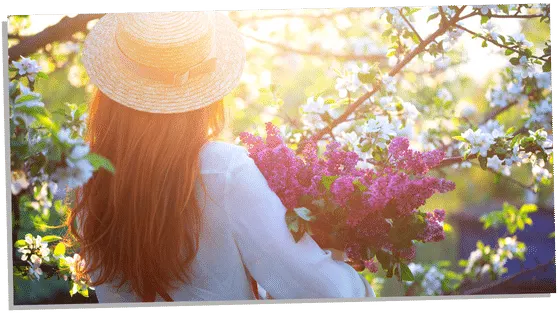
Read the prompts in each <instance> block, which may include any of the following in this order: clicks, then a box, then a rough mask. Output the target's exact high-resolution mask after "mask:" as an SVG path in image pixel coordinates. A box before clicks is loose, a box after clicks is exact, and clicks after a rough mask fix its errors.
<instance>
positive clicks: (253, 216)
mask: <svg viewBox="0 0 560 315" xmlns="http://www.w3.org/2000/svg"><path fill="white" fill-rule="evenodd" d="M225 198H226V211H227V213H228V214H229V217H230V220H231V223H232V226H233V233H234V238H235V240H236V243H237V246H238V248H239V251H240V253H241V257H242V259H243V262H244V263H245V265H246V267H247V269H248V270H249V272H250V273H251V275H252V276H253V277H254V278H255V280H256V281H257V282H258V283H259V285H261V286H262V287H263V288H264V289H265V290H266V291H267V292H268V293H270V295H271V296H272V297H273V298H275V299H290V298H334V297H366V296H375V294H374V293H373V290H372V289H371V286H370V285H369V284H368V283H367V281H366V280H365V279H364V278H363V277H362V276H361V275H360V274H358V273H357V272H356V271H355V270H354V269H353V268H352V267H351V266H349V265H348V264H346V263H344V262H342V261H336V260H334V259H333V257H332V256H331V252H330V251H324V250H322V249H321V248H320V247H319V246H318V245H317V243H315V241H314V240H313V239H312V238H311V237H310V236H309V235H307V234H306V235H305V236H304V237H303V238H302V239H301V240H300V241H299V242H297V243H296V242H295V241H294V239H293V237H292V235H291V234H290V232H289V230H288V227H287V225H286V222H285V218H284V216H285V213H286V208H285V207H284V206H283V205H282V203H281V201H280V199H279V198H278V196H277V195H276V194H275V193H274V192H273V191H272V190H271V189H270V188H269V187H268V184H267V182H266V179H265V178H264V176H263V175H262V173H261V172H260V171H259V169H258V168H257V166H256V165H255V163H254V162H253V160H252V159H250V158H249V157H248V156H247V153H246V152H245V151H243V152H239V154H235V156H234V157H233V163H232V164H231V165H230V169H229V172H228V178H227V180H226V192H225Z"/></svg>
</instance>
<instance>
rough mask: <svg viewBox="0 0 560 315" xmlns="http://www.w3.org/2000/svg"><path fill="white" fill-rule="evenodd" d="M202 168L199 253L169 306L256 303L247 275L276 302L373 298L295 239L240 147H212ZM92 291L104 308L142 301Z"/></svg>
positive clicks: (355, 278)
mask: <svg viewBox="0 0 560 315" xmlns="http://www.w3.org/2000/svg"><path fill="white" fill-rule="evenodd" d="M200 163H201V164H200V165H201V167H200V169H201V174H202V180H203V181H204V186H205V189H204V190H205V191H204V190H203V189H202V187H201V186H200V185H197V190H196V197H197V200H198V202H199V205H200V207H201V209H202V227H201V231H200V243H199V249H198V252H197V255H196V258H195V260H194V261H193V263H192V265H191V275H192V279H191V281H190V282H189V283H185V284H180V285H179V289H178V290H175V291H172V292H168V293H169V295H170V296H171V298H172V299H173V300H174V301H200V300H213V301H219V300H247V299H254V295H253V292H252V290H251V284H250V280H249V279H250V276H252V277H254V278H255V279H256V281H257V282H258V283H259V284H260V285H261V286H262V287H263V288H264V289H265V290H267V292H268V293H270V294H271V296H272V297H274V298H276V299H282V298H321V297H364V296H374V293H373V291H372V290H371V287H370V286H369V284H368V283H367V282H366V280H365V279H364V278H362V277H361V276H360V275H359V274H358V273H357V272H356V271H355V270H354V269H352V268H351V267H350V266H349V265H347V264H345V263H344V262H340V261H335V260H333V259H332V257H331V255H330V253H329V252H328V251H323V250H322V249H320V248H319V247H318V246H317V244H316V243H315V242H314V241H313V240H312V239H311V238H310V237H309V236H305V237H304V238H303V239H301V240H300V241H299V242H298V243H296V242H295V241H294V240H293V238H292V236H291V234H290V233H289V231H288V229H287V227H286V223H285V221H284V214H285V211H286V209H285V207H284V206H283V205H282V204H281V202H280V200H279V199H278V197H277V196H276V195H275V194H274V193H273V192H272V191H271V190H270V188H269V187H268V185H267V184H266V180H265V179H264V177H263V176H262V174H261V173H260V172H259V170H258V168H257V167H256V166H255V164H254V163H253V161H252V160H251V159H250V158H249V157H248V156H247V153H246V151H245V149H244V148H242V147H239V146H235V145H232V144H227V143H223V142H209V143H207V144H206V145H205V146H204V147H203V148H202V151H201V153H200ZM96 293H97V297H98V299H99V302H101V303H116V302H140V301H141V299H140V298H139V297H138V296H136V295H135V294H134V293H133V292H132V291H131V290H130V288H128V287H127V285H126V284H125V285H124V286H122V287H121V288H120V289H118V290H117V289H115V288H113V287H112V286H111V285H110V284H109V283H103V284H101V285H99V286H97V287H96ZM162 300H163V299H162V298H161V297H160V296H159V295H158V296H157V297H156V301H162Z"/></svg>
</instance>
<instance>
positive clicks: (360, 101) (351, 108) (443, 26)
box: [298, 6, 466, 153]
mask: <svg viewBox="0 0 560 315" xmlns="http://www.w3.org/2000/svg"><path fill="white" fill-rule="evenodd" d="M465 8H466V6H463V7H461V8H460V9H459V10H458V11H457V13H456V14H455V15H454V16H453V17H452V18H451V20H450V21H447V18H445V17H444V16H442V23H440V27H439V28H438V29H437V30H436V31H435V32H434V33H432V34H431V35H430V36H429V37H427V38H426V39H425V40H423V41H421V42H420V43H419V44H418V46H416V47H415V48H414V49H413V50H412V51H411V52H409V53H408V54H407V55H406V56H405V57H404V58H403V59H402V60H401V61H400V62H399V63H398V64H397V65H395V66H394V67H393V68H392V69H391V71H389V73H388V75H389V76H391V77H392V76H395V75H396V74H397V73H399V72H400V71H401V70H402V69H403V68H404V67H405V66H406V65H407V64H408V63H409V62H410V61H411V60H412V59H414V57H416V56H417V55H418V54H420V53H421V52H423V51H424V50H425V49H426V47H427V46H428V44H430V43H431V42H432V41H434V40H435V39H436V38H437V37H439V36H441V35H443V34H444V33H445V32H446V31H447V30H448V28H449V27H451V26H453V25H454V24H455V23H456V22H457V21H458V20H459V18H460V14H461V12H463V10H464V9H465ZM380 88H381V83H380V82H377V84H375V85H374V86H373V89H372V90H371V91H369V92H367V93H365V94H363V95H362V96H360V98H358V99H357V100H356V101H354V103H352V104H350V105H349V106H348V107H347V108H346V110H345V111H344V113H342V114H341V115H340V116H339V117H338V118H336V119H334V120H333V121H332V122H331V123H330V124H329V125H328V126H326V127H324V128H323V129H320V130H318V131H317V132H316V133H315V134H313V135H312V136H311V137H310V138H309V139H307V140H304V141H302V142H301V143H304V142H305V141H313V142H315V141H318V140H319V139H321V138H322V137H323V136H324V135H326V134H328V133H329V132H330V130H332V129H333V128H334V127H336V126H338V125H339V124H341V123H342V122H344V121H346V119H347V118H348V116H350V115H351V114H352V113H353V112H354V111H355V110H356V109H357V108H358V107H359V106H360V105H362V104H363V103H364V102H365V101H366V100H368V99H369V98H370V97H371V96H372V95H373V94H375V93H376V92H377V91H379V89H380ZM302 150H303V146H299V148H298V153H301V151H302Z"/></svg>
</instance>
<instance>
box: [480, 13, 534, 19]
mask: <svg viewBox="0 0 560 315" xmlns="http://www.w3.org/2000/svg"><path fill="white" fill-rule="evenodd" d="M484 16H487V17H490V18H499V19H500V18H501V19H508V18H509V19H532V18H540V17H543V15H542V14H486V15H484Z"/></svg>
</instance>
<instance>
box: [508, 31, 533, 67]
mask: <svg viewBox="0 0 560 315" xmlns="http://www.w3.org/2000/svg"><path fill="white" fill-rule="evenodd" d="M511 37H513V39H514V40H515V41H516V42H517V43H518V44H520V45H521V46H524V47H533V43H531V42H530V41H528V40H527V39H526V38H525V34H523V33H517V34H513V35H512V36H511ZM520 61H521V59H520Z"/></svg>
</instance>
